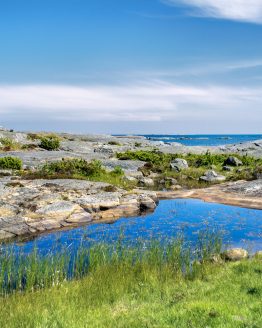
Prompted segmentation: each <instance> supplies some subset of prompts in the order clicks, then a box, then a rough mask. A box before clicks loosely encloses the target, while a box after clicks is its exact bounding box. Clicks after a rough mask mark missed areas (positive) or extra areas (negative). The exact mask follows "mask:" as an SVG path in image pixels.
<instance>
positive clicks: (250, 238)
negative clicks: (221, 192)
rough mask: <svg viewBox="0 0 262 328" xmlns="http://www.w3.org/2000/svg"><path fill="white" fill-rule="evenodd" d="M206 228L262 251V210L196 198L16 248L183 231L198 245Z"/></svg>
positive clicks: (46, 249)
mask: <svg viewBox="0 0 262 328" xmlns="http://www.w3.org/2000/svg"><path fill="white" fill-rule="evenodd" d="M205 229H208V230H210V231H220V232H222V234H223V238H224V242H225V243H226V244H229V245H230V246H235V247H237V246H243V247H246V248H247V249H249V250H252V251H255V250H259V249H260V250H261V249H262V211H259V210H252V209H246V208H239V207H234V206H227V205H221V204H212V203H205V202H202V201H200V200H192V199H177V200H164V201H161V202H160V204H159V206H158V207H157V209H156V211H155V212H154V213H152V214H148V215H145V216H142V217H134V218H127V219H126V218H122V219H120V220H118V221H116V222H115V223H113V224H105V223H99V224H92V225H89V226H86V227H81V228H77V229H73V230H69V231H63V232H56V233H50V234H48V235H42V236H40V237H38V238H37V239H35V240H34V241H29V242H26V243H24V244H16V246H15V247H19V248H20V249H21V247H22V248H24V250H25V251H26V252H28V251H30V250H31V249H32V247H34V245H36V246H37V247H38V248H40V249H41V250H42V252H43V253H46V252H49V251H50V250H51V249H54V248H57V247H58V246H59V247H60V246H61V247H68V248H69V249H76V248H77V247H78V246H79V245H80V244H81V243H82V244H83V243H84V244H85V243H87V244H89V243H94V242H98V241H106V242H114V241H115V240H118V239H119V236H120V235H123V239H124V241H125V242H127V243H131V242H132V241H134V240H136V239H141V238H142V239H149V238H154V239H155V238H157V239H163V238H171V237H175V236H176V235H177V234H178V233H180V232H183V233H184V235H185V237H186V239H187V240H189V241H190V242H191V243H194V242H195V241H196V240H197V237H198V233H199V232H200V231H203V230H205Z"/></svg>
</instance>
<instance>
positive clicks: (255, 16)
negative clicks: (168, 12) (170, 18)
mask: <svg viewBox="0 0 262 328" xmlns="http://www.w3.org/2000/svg"><path fill="white" fill-rule="evenodd" d="M163 2H165V3H168V4H171V5H177V4H183V5H187V6H190V7H193V8H194V10H193V12H192V14H194V15H200V16H206V17H213V18H223V19H230V20H236V21H244V22H252V23H262V0H164V1H163Z"/></svg>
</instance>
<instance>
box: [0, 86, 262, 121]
mask: <svg viewBox="0 0 262 328" xmlns="http://www.w3.org/2000/svg"><path fill="white" fill-rule="evenodd" d="M261 108H262V87H257V88H237V87H226V86H207V87H198V86H191V85H184V86H181V85H176V84H172V83H166V82H163V81H153V82H151V83H143V84H141V83H140V84H139V83H136V84H129V85H120V86H107V85H104V86H103V85H102V86H85V87H84V86H69V85H21V86H20V85H5V86H4V85H2V86H1V85H0V117H1V120H3V121H4V120H9V121H10V120H13V121H19V120H21V119H29V120H35V121H41V120H48V119H49V120H61V121H72V122H82V123H83V122H109V124H110V122H131V123H132V122H160V121H169V122H171V121H173V122H176V120H178V119H179V120H182V121H184V122H185V124H186V122H189V121H191V123H193V122H194V119H195V118H197V119H198V120H199V119H203V121H204V120H205V119H206V118H210V121H211V122H212V121H214V122H215V120H216V119H220V120H222V121H223V120H225V121H226V120H234V118H236V117H238V118H240V117H241V115H242V116H243V119H244V117H245V116H247V115H248V116H249V117H251V116H252V117H254V120H255V121H258V120H259V117H262V115H259V117H257V113H258V112H260V111H261ZM261 121H262V120H261ZM261 123H262V122H261Z"/></svg>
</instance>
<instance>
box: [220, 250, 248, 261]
mask: <svg viewBox="0 0 262 328" xmlns="http://www.w3.org/2000/svg"><path fill="white" fill-rule="evenodd" d="M223 257H224V258H225V260H227V261H240V260H244V259H247V258H248V252H247V251H246V250H245V249H243V248H232V249H229V250H227V251H225V252H224V253H223Z"/></svg>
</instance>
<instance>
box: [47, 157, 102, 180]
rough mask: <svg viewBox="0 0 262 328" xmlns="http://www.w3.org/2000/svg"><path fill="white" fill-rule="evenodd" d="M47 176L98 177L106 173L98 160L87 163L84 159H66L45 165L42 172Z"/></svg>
mask: <svg viewBox="0 0 262 328" xmlns="http://www.w3.org/2000/svg"><path fill="white" fill-rule="evenodd" d="M41 171H42V172H43V173H45V174H47V175H53V174H60V175H65V176H74V175H82V176H85V177H88V176H97V175H100V174H102V173H105V169H103V167H102V163H101V162H100V161H98V160H93V161H91V162H87V161H85V160H84V159H77V158H75V159H64V160H62V161H57V162H53V163H48V164H45V165H44V166H43V168H42V170H41Z"/></svg>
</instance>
